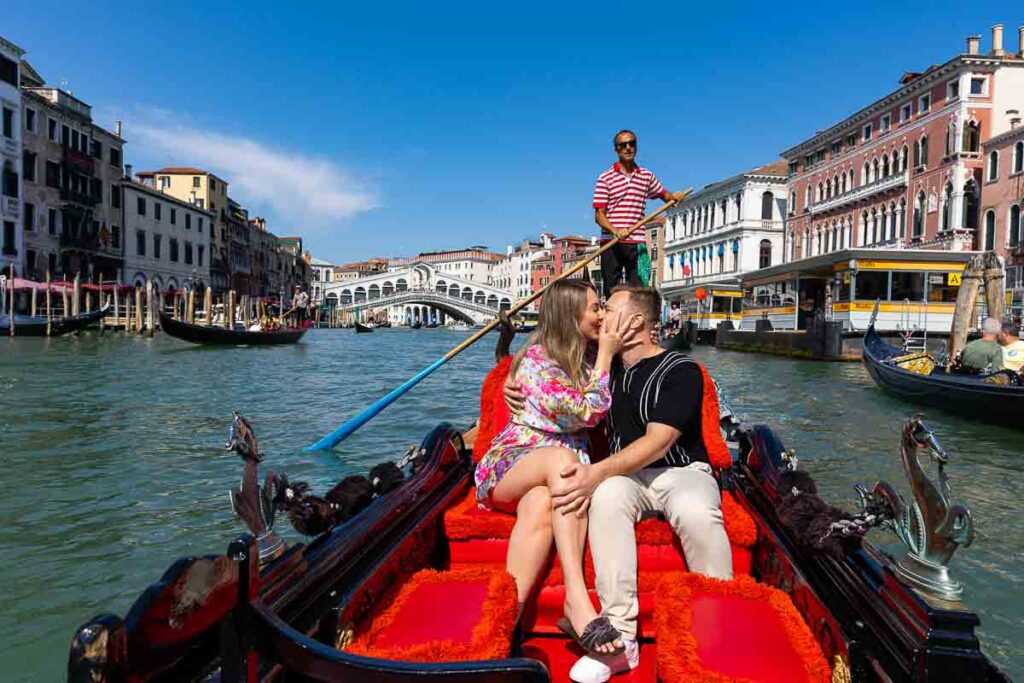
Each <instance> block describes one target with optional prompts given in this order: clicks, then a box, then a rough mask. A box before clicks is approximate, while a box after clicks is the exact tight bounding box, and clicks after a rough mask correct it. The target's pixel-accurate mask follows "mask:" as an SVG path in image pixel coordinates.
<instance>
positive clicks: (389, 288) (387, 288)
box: [380, 282, 395, 296]
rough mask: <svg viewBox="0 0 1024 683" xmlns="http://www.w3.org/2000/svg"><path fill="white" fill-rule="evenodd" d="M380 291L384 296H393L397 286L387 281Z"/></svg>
mask: <svg viewBox="0 0 1024 683" xmlns="http://www.w3.org/2000/svg"><path fill="white" fill-rule="evenodd" d="M380 293H381V294H382V295H383V296H391V295H392V294H394V293H395V286H394V285H393V284H391V283H390V282H385V283H384V286H383V287H381V288H380Z"/></svg>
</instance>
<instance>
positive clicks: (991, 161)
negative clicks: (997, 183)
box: [988, 150, 999, 180]
mask: <svg viewBox="0 0 1024 683" xmlns="http://www.w3.org/2000/svg"><path fill="white" fill-rule="evenodd" d="M998 177H999V152H997V151H996V150H992V151H991V152H989V153H988V179H989V180H995V179H997V178H998Z"/></svg>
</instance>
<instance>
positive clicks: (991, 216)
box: [981, 209, 996, 251]
mask: <svg viewBox="0 0 1024 683" xmlns="http://www.w3.org/2000/svg"><path fill="white" fill-rule="evenodd" d="M995 246H996V212H995V211H993V210H992V209H989V210H988V211H986V212H985V241H984V242H983V243H982V245H981V249H982V251H991V250H992V249H994V248H995Z"/></svg>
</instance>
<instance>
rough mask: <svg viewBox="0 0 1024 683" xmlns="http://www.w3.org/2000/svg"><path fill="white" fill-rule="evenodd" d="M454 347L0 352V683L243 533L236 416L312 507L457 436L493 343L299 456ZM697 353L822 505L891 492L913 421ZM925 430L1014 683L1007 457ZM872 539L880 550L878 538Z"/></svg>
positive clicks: (399, 336) (1018, 501)
mask: <svg viewBox="0 0 1024 683" xmlns="http://www.w3.org/2000/svg"><path fill="white" fill-rule="evenodd" d="M465 336H466V333H464V332H454V331H448V330H440V329H438V330H418V331H413V330H398V329H394V330H378V331H377V332H375V333H374V334H362V335H356V334H353V333H352V331H350V330H312V331H310V332H309V333H308V334H307V335H306V337H305V339H304V340H303V342H302V343H300V344H298V345H295V346H285V347H278V348H237V349H209V348H202V347H193V346H189V345H186V344H184V343H182V342H178V341H176V340H174V339H170V338H167V337H165V336H161V335H158V336H157V337H155V338H154V339H146V338H137V337H124V336H122V335H120V334H107V335H106V336H99V335H96V334H87V335H83V336H82V337H78V338H58V339H49V340H47V339H13V340H9V339H0V491H2V493H0V550H2V556H0V587H2V589H3V591H4V593H5V596H4V599H3V600H2V601H0V633H3V634H4V636H3V638H0V671H2V672H3V674H2V676H0V677H2V678H3V680H14V681H21V680H26V681H27V680H32V681H54V680H60V679H62V678H63V671H64V666H65V663H66V657H67V651H68V644H69V641H70V638H71V635H72V633H73V632H74V629H75V627H76V626H77V625H78V624H80V623H81V622H83V621H85V620H86V619H88V618H89V617H91V616H93V615H95V614H97V613H100V612H105V611H109V612H114V613H116V614H120V615H123V614H124V613H125V611H126V610H127V609H128V607H129V606H130V605H131V602H132V600H133V599H134V598H135V597H136V596H137V595H138V594H139V592H140V591H141V590H142V589H143V588H145V587H146V586H147V585H148V584H150V583H151V582H154V581H156V580H157V579H158V578H159V577H160V575H161V573H162V572H163V571H164V569H166V568H167V567H168V566H169V565H170V564H171V562H172V561H173V560H174V559H176V558H177V557H179V556H182V555H189V554H205V553H211V552H222V551H223V550H224V549H225V548H226V546H227V543H228V542H229V541H230V540H231V538H232V537H233V536H234V535H236V534H237V533H239V532H240V531H241V530H242V527H241V526H240V523H239V522H236V521H235V520H234V519H233V517H232V513H231V510H230V508H229V505H228V497H227V491H228V489H229V488H230V487H232V486H234V485H236V483H237V481H238V476H239V473H240V469H241V468H240V460H238V459H237V458H236V457H235V456H234V455H233V454H230V453H227V452H226V451H224V450H223V444H224V441H225V439H226V437H227V430H228V426H229V424H230V421H231V413H232V411H233V410H236V409H237V410H240V411H242V413H243V414H244V415H245V416H246V417H247V418H249V420H250V421H251V422H252V424H253V425H254V427H255V430H256V433H257V436H258V438H259V440H260V447H261V450H263V451H264V452H265V453H266V466H267V467H272V468H275V469H278V470H282V469H283V470H285V471H287V473H288V475H289V476H290V477H291V478H292V479H305V480H308V481H310V482H311V483H312V484H314V487H315V488H317V489H320V490H323V489H325V488H327V487H328V486H329V485H331V484H333V483H334V482H335V481H337V480H338V479H339V478H341V477H343V476H345V475H347V474H351V473H361V472H365V471H366V470H368V469H369V468H370V467H371V466H372V465H374V464H376V463H377V462H380V461H382V460H385V459H397V458H398V457H399V456H400V455H401V454H402V453H404V451H405V450H406V449H407V448H408V446H410V445H412V444H415V443H418V442H419V441H420V439H422V437H423V436H424V435H425V434H426V433H427V431H429V429H430V428H431V427H433V426H434V425H435V424H436V423H438V422H440V421H449V422H452V423H453V424H455V425H458V426H469V425H470V424H471V422H472V420H473V419H474V417H475V414H476V409H477V392H478V388H479V384H480V381H481V380H482V378H483V376H484V374H485V373H486V371H487V369H488V368H489V367H490V365H491V364H492V362H493V340H484V341H482V342H480V343H478V344H477V345H476V346H475V347H474V348H471V349H470V350H468V351H467V352H466V353H464V354H463V355H462V356H460V357H459V358H458V359H457V360H455V361H454V362H452V363H450V364H449V365H448V366H446V367H444V368H443V369H441V370H440V371H438V372H437V373H435V374H434V375H433V376H432V377H431V378H430V379H428V380H426V381H425V382H423V383H422V384H420V385H419V386H418V387H417V388H415V389H414V390H413V391H412V392H411V393H410V394H408V395H407V396H406V397H404V398H403V399H402V400H401V401H399V402H398V403H397V404H395V405H393V406H392V407H391V408H389V409H388V410H387V411H385V413H384V414H383V415H382V416H381V417H378V418H377V419H376V420H374V421H373V422H370V423H369V424H368V425H367V426H365V427H364V428H363V429H362V430H360V431H359V432H357V433H356V434H355V435H354V436H353V437H352V438H350V439H349V440H348V441H346V442H345V443H343V444H342V446H341V447H340V448H339V450H338V451H337V452H335V453H328V454H306V453H301V452H299V449H300V448H301V447H302V446H303V445H305V444H307V443H310V442H311V441H313V440H315V439H316V438H317V437H320V436H322V435H323V434H324V433H326V432H327V431H329V430H330V429H331V428H333V427H335V426H336V425H337V424H339V423H341V422H342V421H343V420H344V419H345V418H346V417H348V416H350V415H352V414H353V413H354V412H356V411H357V410H359V409H361V408H362V407H364V406H366V405H367V404H368V403H370V402H371V401H373V400H374V399H376V398H378V397H379V396H381V395H382V394H384V393H386V392H387V391H388V390H390V389H391V388H393V387H394V386H395V385H397V384H399V383H400V382H401V381H403V380H405V379H407V378H408V377H410V376H411V375H412V374H414V373H415V372H416V371H417V370H419V369H421V368H422V367H423V366H425V365H426V364H427V363H429V362H430V361H432V360H434V359H436V358H437V357H438V356H440V355H441V354H442V353H443V352H444V351H445V350H447V349H448V348H450V347H451V346H454V345H455V344H456V343H457V342H459V341H460V340H461V339H463V338H465ZM695 355H696V356H697V357H698V358H699V359H700V360H702V361H704V362H705V363H706V364H707V365H708V367H709V368H710V369H711V371H712V372H713V373H714V374H715V376H716V377H717V378H718V379H719V380H720V381H721V382H722V384H723V385H724V386H725V387H726V390H727V392H728V395H729V396H730V398H731V399H732V402H733V404H734V407H735V408H736V410H737V412H738V413H740V415H741V416H742V417H743V418H744V419H745V420H747V421H750V422H766V423H770V424H772V425H774V426H775V428H776V429H777V430H778V432H779V433H780V434H781V435H783V438H784V440H785V441H786V443H787V445H789V446H791V447H793V448H795V449H796V451H797V453H798V455H799V457H800V458H801V460H802V462H803V464H804V466H805V467H806V468H807V469H808V470H810V472H811V473H812V474H813V475H814V476H815V477H816V478H817V480H818V482H819V485H820V486H821V488H822V489H823V492H824V494H825V495H826V497H828V498H829V499H830V500H832V501H833V502H834V503H837V504H840V505H845V506H851V505H853V502H854V494H853V491H852V488H851V487H852V485H853V484H854V483H856V482H863V483H865V484H867V485H868V486H869V487H870V486H871V485H873V484H874V482H875V481H876V480H877V479H878V478H880V477H881V478H885V479H887V480H889V481H890V482H891V483H892V484H894V485H896V486H897V487H898V488H900V489H902V490H906V484H905V480H904V476H903V473H902V468H901V466H900V463H899V455H898V443H897V442H898V438H899V429H900V423H901V420H902V419H903V418H904V416H906V415H908V414H910V413H912V412H913V410H914V409H913V407H911V406H908V405H907V404H904V403H902V402H900V401H898V400H896V399H893V398H890V397H888V396H886V395H884V394H882V393H881V392H880V391H879V390H877V389H876V388H875V387H874V385H873V384H872V382H871V380H870V378H869V377H868V375H867V373H866V372H865V371H864V369H863V368H862V367H861V366H860V365H859V364H850V363H814V362H807V361H793V360H788V359H781V358H776V357H771V356H761V355H751V354H740V353H732V352H726V351H716V350H714V349H707V348H700V349H698V350H697V351H696V352H695ZM925 418H926V422H927V423H928V424H929V425H931V426H932V427H933V428H934V430H935V431H936V432H937V433H938V435H939V437H940V439H941V441H942V443H943V444H944V445H945V446H946V448H947V450H948V451H949V452H950V454H951V456H952V457H951V464H950V471H951V478H952V486H953V490H954V492H955V494H956V495H957V497H958V498H959V499H960V500H962V501H964V502H967V503H969V505H970V507H971V510H972V512H973V514H974V521H975V524H976V526H977V529H978V532H979V533H978V538H977V540H976V541H975V543H974V545H973V546H971V547H970V548H968V549H965V550H961V551H959V552H958V554H957V556H956V558H955V560H954V571H955V573H956V575H957V576H958V577H959V578H960V579H961V580H962V581H963V582H964V584H965V585H966V590H967V602H968V603H969V604H970V605H971V606H972V607H973V608H975V609H977V610H978V611H979V612H980V613H981V615H982V627H981V637H982V641H983V643H984V645H985V648H986V650H987V652H988V653H989V654H990V655H991V656H992V657H994V658H995V659H996V660H997V661H998V662H999V663H1000V664H1001V665H1002V666H1004V667H1005V668H1006V669H1007V671H1008V672H1009V673H1010V674H1011V676H1013V677H1015V678H1022V677H1024V635H1022V634H1024V527H1022V524H1021V519H1022V514H1024V502H1022V495H1021V494H1022V485H1021V481H1022V478H1024V460H1022V456H1021V450H1022V448H1021V446H1022V443H1024V439H1022V434H1021V433H1019V432H1013V431H1010V430H1006V429H1003V428H999V427H991V426H984V425H979V424H973V423H970V422H967V421H964V420H961V419H959V418H957V417H955V416H950V415H946V414H943V413H940V412H937V411H928V412H927V413H926V414H925ZM282 526H283V527H285V528H287V526H288V525H287V524H284V525H282ZM288 531H290V529H289V530H288ZM872 538H874V539H875V540H876V542H879V543H889V541H891V537H890V536H888V535H887V534H886V532H882V531H874V532H872ZM888 547H891V548H893V549H895V546H891V545H890V546H888Z"/></svg>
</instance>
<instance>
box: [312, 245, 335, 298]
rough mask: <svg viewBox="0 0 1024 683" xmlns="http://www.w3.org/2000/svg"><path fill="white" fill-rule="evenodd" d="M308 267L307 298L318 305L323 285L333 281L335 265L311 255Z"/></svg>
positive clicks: (322, 295) (322, 292)
mask: <svg viewBox="0 0 1024 683" xmlns="http://www.w3.org/2000/svg"><path fill="white" fill-rule="evenodd" d="M309 267H310V270H311V275H312V280H311V282H310V291H309V300H310V302H311V303H312V304H313V305H314V306H319V305H320V304H322V303H323V300H324V285H326V284H329V283H331V282H334V272H335V269H336V268H337V266H335V265H334V264H333V263H330V262H329V261H324V260H323V259H319V258H316V257H313V258H311V259H310V261H309Z"/></svg>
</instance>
